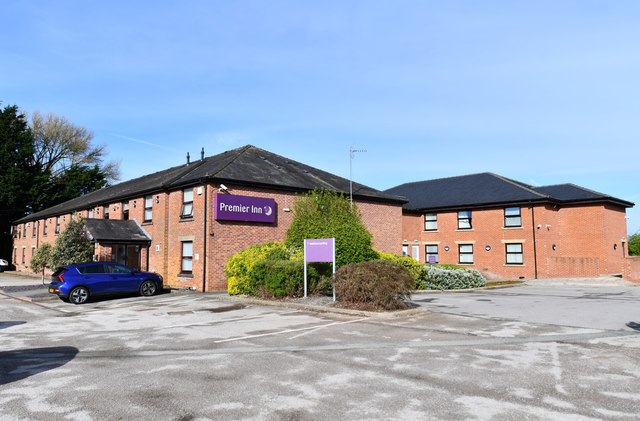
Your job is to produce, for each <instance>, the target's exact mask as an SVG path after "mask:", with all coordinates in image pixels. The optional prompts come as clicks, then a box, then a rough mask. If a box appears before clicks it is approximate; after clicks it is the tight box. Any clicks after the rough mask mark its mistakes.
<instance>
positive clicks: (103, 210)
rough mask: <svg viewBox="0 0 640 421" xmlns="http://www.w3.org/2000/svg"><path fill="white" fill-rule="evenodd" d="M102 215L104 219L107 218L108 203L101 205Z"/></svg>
mask: <svg viewBox="0 0 640 421" xmlns="http://www.w3.org/2000/svg"><path fill="white" fill-rule="evenodd" d="M102 217H103V218H104V219H109V205H107V206H103V207H102Z"/></svg>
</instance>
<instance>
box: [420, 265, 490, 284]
mask: <svg viewBox="0 0 640 421" xmlns="http://www.w3.org/2000/svg"><path fill="white" fill-rule="evenodd" d="M486 283H487V282H486V280H485V279H484V277H483V276H482V275H481V274H480V272H478V271H477V270H475V269H442V268H440V267H437V266H429V265H427V267H426V272H425V277H424V278H423V280H421V285H424V289H439V290H445V289H466V288H478V287H483V286H485V285H486Z"/></svg>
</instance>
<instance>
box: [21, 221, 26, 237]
mask: <svg viewBox="0 0 640 421" xmlns="http://www.w3.org/2000/svg"><path fill="white" fill-rule="evenodd" d="M22 236H23V237H24V238H27V223H26V222H25V223H24V228H22Z"/></svg>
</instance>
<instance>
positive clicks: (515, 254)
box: [505, 243, 524, 265]
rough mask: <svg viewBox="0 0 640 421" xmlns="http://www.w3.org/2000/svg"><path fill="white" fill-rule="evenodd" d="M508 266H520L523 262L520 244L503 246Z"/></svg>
mask: <svg viewBox="0 0 640 421" xmlns="http://www.w3.org/2000/svg"><path fill="white" fill-rule="evenodd" d="M505 246H506V256H507V260H506V261H507V264H508V265H521V264H522V263H523V262H524V260H523V253H522V243H512V244H505Z"/></svg>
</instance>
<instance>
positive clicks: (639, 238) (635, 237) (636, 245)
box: [629, 232, 640, 256]
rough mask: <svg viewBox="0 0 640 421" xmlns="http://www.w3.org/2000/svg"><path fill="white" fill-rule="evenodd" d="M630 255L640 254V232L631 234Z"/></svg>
mask: <svg viewBox="0 0 640 421" xmlns="http://www.w3.org/2000/svg"><path fill="white" fill-rule="evenodd" d="M629 256H640V232H637V233H635V234H632V235H630V236H629Z"/></svg>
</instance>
